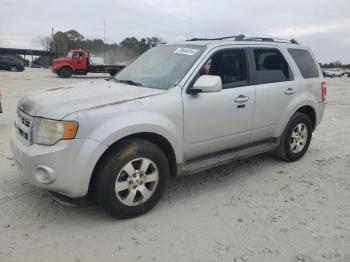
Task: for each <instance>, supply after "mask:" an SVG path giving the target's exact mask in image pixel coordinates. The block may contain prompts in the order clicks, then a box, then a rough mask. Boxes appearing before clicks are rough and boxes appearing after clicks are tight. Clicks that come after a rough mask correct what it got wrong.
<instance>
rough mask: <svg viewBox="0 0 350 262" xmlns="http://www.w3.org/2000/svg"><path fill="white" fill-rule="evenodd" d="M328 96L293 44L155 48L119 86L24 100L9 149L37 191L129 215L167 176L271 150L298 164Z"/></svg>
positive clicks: (98, 84)
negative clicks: (94, 202) (90, 198)
mask: <svg viewBox="0 0 350 262" xmlns="http://www.w3.org/2000/svg"><path fill="white" fill-rule="evenodd" d="M325 98H326V85H325V81H324V78H323V76H322V72H321V69H320V68H319V66H318V64H317V63H316V60H315V58H314V56H313V55H312V53H311V51H310V50H309V49H308V48H306V47H304V46H302V45H300V44H298V43H297V42H296V41H295V40H290V41H289V40H288V41H287V40H281V39H272V38H248V37H245V36H243V35H240V36H237V37H227V38H218V39H191V40H189V41H186V42H184V43H178V44H165V45H160V46H157V47H155V48H152V49H151V50H149V51H148V52H146V53H145V54H143V55H142V56H140V57H139V58H138V59H137V60H136V61H134V62H133V63H132V64H130V65H129V66H127V67H126V68H125V69H124V70H122V71H121V72H120V73H118V74H117V76H116V77H115V79H111V80H109V81H106V80H96V81H92V82H85V83H81V84H78V85H70V86H67V87H60V88H55V89H50V90H47V91H45V92H43V93H41V94H38V95H33V96H29V97H25V98H22V99H21V100H20V101H19V104H18V116H17V119H16V122H15V129H14V133H13V135H12V138H11V148H12V152H13V156H14V159H15V162H16V163H17V164H18V166H19V167H20V169H21V170H22V173H23V176H24V177H25V179H26V180H28V181H29V183H31V184H32V185H34V186H37V187H40V188H43V189H46V190H49V191H51V192H55V193H56V194H59V195H63V196H65V197H69V198H74V199H76V198H78V199H79V198H83V197H84V198H85V197H87V196H93V197H96V199H97V201H98V203H99V204H100V205H101V206H102V207H103V208H105V209H106V210H107V211H108V212H109V213H110V214H111V215H113V216H115V217H118V218H127V217H134V216H137V215H140V214H143V213H145V212H146V211H148V210H150V209H151V208H152V207H153V206H154V205H155V204H156V203H157V202H158V201H159V199H160V198H161V196H162V194H163V192H164V189H165V188H166V185H167V183H168V180H169V177H170V176H174V177H175V176H178V175H181V174H194V173H197V172H201V171H203V170H206V169H209V168H213V167H216V166H219V165H222V164H225V163H228V162H229V161H232V160H236V159H240V158H246V157H250V156H253V155H256V154H260V153H264V152H268V151H273V152H275V154H276V155H277V156H279V157H280V158H282V159H284V160H286V161H296V160H298V159H299V158H301V157H302V156H303V155H304V154H305V152H306V151H307V149H308V147H309V144H310V141H311V136H312V132H313V131H314V130H315V128H316V126H317V125H318V124H319V123H320V121H321V119H322V116H323V112H324V109H325Z"/></svg>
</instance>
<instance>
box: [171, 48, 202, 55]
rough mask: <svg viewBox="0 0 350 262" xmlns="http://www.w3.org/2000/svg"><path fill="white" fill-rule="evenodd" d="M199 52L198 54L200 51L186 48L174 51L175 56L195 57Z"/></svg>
mask: <svg viewBox="0 0 350 262" xmlns="http://www.w3.org/2000/svg"><path fill="white" fill-rule="evenodd" d="M197 52H198V49H192V48H184V47H179V48H177V49H176V50H175V51H174V53H175V54H183V55H194V54H195V53H197Z"/></svg>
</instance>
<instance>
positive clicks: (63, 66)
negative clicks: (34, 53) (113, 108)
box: [52, 49, 125, 78]
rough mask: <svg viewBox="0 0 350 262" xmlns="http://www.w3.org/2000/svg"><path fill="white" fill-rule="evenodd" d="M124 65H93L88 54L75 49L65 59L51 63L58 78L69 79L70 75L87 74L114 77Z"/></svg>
mask: <svg viewBox="0 0 350 262" xmlns="http://www.w3.org/2000/svg"><path fill="white" fill-rule="evenodd" d="M124 67H125V66H124V65H103V64H94V63H92V61H91V59H90V55H89V52H87V51H86V50H82V49H75V50H71V51H69V52H68V54H67V56H66V57H65V58H58V59H54V60H53V61H52V71H53V72H54V73H56V74H57V75H58V76H59V77H63V78H69V77H71V76H72V75H86V74H87V73H109V74H110V75H111V76H115V75H116V74H117V73H118V71H120V70H121V69H122V68H124Z"/></svg>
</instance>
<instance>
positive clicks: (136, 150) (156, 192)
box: [95, 139, 170, 218]
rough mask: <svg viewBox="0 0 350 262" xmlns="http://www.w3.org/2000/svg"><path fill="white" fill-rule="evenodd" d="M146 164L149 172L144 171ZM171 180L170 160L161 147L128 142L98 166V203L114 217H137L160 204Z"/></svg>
mask: <svg viewBox="0 0 350 262" xmlns="http://www.w3.org/2000/svg"><path fill="white" fill-rule="evenodd" d="M143 163H145V167H148V168H142V165H143ZM125 170H127V171H128V172H126V171H125ZM169 177H170V169H169V162H168V159H167V157H166V155H165V154H164V152H163V151H162V150H161V149H160V148H159V147H158V146H156V145H155V144H153V143H151V142H149V141H147V140H142V139H132V140H125V141H123V142H121V143H118V144H116V145H115V146H114V147H113V148H112V149H111V150H109V151H108V152H107V153H106V155H104V156H103V159H102V160H101V162H100V163H99V164H98V167H97V178H96V181H95V186H96V199H97V202H98V203H99V204H100V205H101V206H102V207H103V208H104V209H105V210H106V211H107V212H108V213H109V214H110V215H112V216H113V217H116V218H131V217H136V216H139V215H142V214H144V213H146V212H147V211H149V210H150V209H152V208H153V207H154V206H155V205H156V204H157V203H158V201H159V200H160V199H161V197H162V195H163V193H164V190H165V188H166V186H167V184H168V181H169Z"/></svg>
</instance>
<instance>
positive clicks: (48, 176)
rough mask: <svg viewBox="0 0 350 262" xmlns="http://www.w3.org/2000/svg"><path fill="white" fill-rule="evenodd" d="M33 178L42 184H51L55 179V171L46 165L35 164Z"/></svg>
mask: <svg viewBox="0 0 350 262" xmlns="http://www.w3.org/2000/svg"><path fill="white" fill-rule="evenodd" d="M35 178H36V180H38V181H39V182H40V183H42V184H51V183H53V182H55V180H56V174H55V171H53V169H52V168H50V167H48V166H41V165H40V166H36V167H35Z"/></svg>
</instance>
